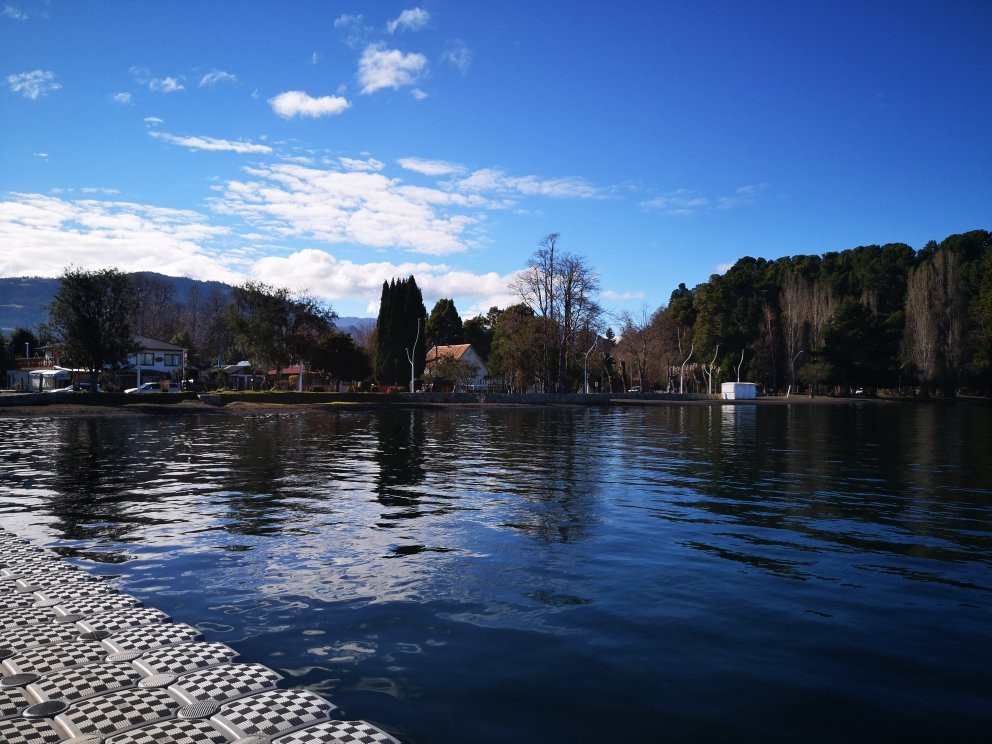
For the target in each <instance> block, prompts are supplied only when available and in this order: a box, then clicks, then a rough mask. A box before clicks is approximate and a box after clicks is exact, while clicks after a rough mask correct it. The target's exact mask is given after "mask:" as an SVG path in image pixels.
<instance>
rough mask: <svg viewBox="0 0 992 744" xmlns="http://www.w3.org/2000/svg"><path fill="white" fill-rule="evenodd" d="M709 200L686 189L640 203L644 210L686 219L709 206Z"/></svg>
mask: <svg viewBox="0 0 992 744" xmlns="http://www.w3.org/2000/svg"><path fill="white" fill-rule="evenodd" d="M709 203H710V200H709V199H708V198H706V197H705V196H700V195H698V194H697V193H696V192H694V191H690V190H688V189H678V190H676V191H672V192H670V193H668V194H665V195H664V196H657V197H655V198H653V199H648V200H647V201H643V202H641V206H642V207H644V208H645V209H654V210H658V211H660V212H664V213H665V214H669V215H672V216H675V217H688V216H689V215H692V214H695V213H696V212H697V211H698V210H700V209H702V208H703V207H707V206H709Z"/></svg>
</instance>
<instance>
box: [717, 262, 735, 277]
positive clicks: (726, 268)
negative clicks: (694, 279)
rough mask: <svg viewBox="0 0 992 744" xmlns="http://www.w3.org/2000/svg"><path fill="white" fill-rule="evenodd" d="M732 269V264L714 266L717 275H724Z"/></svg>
mask: <svg viewBox="0 0 992 744" xmlns="http://www.w3.org/2000/svg"><path fill="white" fill-rule="evenodd" d="M733 267H734V265H733V264H732V263H721V264H717V265H716V273H717V274H726V273H727V272H728V271H730V270H731V269H732V268H733Z"/></svg>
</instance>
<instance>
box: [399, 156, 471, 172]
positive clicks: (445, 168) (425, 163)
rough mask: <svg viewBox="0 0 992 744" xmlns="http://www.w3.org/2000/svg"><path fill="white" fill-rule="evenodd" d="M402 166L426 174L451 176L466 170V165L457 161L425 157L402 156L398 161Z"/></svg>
mask: <svg viewBox="0 0 992 744" xmlns="http://www.w3.org/2000/svg"><path fill="white" fill-rule="evenodd" d="M396 162H397V163H399V165H400V167H401V168H405V169H406V170H411V171H414V172H415V173H422V174H423V175H425V176H451V175H456V174H458V173H464V172H465V166H462V165H458V164H457V163H447V162H445V161H444V160H425V159H424V158H400V159H399V160H397V161H396Z"/></svg>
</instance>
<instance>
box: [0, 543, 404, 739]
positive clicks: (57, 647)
mask: <svg viewBox="0 0 992 744" xmlns="http://www.w3.org/2000/svg"><path fill="white" fill-rule="evenodd" d="M0 674H2V676H0V742H3V743H4V744H48V743H49V742H52V743H53V744H54V743H55V742H64V741H68V742H72V744H226V743H227V742H237V744H324V743H325V742H326V743H331V744H336V743H338V742H340V743H348V744H352V743H360V744H364V743H368V744H399V742H397V740H396V739H395V738H393V737H392V736H390V735H389V734H387V733H386V732H384V731H382V730H381V729H379V728H376V727H375V726H373V725H372V724H370V723H367V722H365V721H340V720H336V718H335V712H336V710H337V708H336V706H335V705H334V704H332V703H331V702H329V701H327V700H325V699H324V698H323V697H321V696H320V695H317V694H315V693H313V692H311V691H309V690H302V689H281V688H280V687H279V682H280V681H281V680H282V676H281V675H279V674H278V673H277V672H274V671H273V670H271V669H269V668H268V667H265V666H262V665H261V664H251V663H242V662H240V661H239V658H238V653H237V652H236V651H235V650H234V649H232V648H230V647H229V646H225V645H224V644H222V643H211V642H209V641H207V640H206V639H204V638H203V635H202V634H201V633H200V632H199V631H198V630H197V629H196V628H193V627H191V626H189V625H185V624H181V623H173V622H172V621H171V620H170V618H169V617H168V616H167V615H166V614H165V613H163V612H160V611H159V610H156V609H154V608H150V607H143V606H142V603H141V602H140V601H138V600H137V599H135V598H134V597H132V596H129V595H127V594H123V593H121V592H119V591H117V590H116V589H114V587H113V586H111V585H110V584H109V583H107V582H106V581H101V580H99V579H98V578H96V577H93V576H91V575H89V574H88V573H86V572H85V571H81V570H79V569H77V568H74V567H72V566H70V565H69V564H67V563H66V562H65V561H63V560H62V559H60V558H59V557H58V556H57V555H56V554H55V553H53V552H51V551H48V550H44V549H42V548H39V547H36V546H34V545H32V544H31V543H29V542H27V541H26V540H23V539H21V538H19V537H17V536H15V535H13V534H11V533H10V532H8V531H6V530H4V529H3V528H2V527H0Z"/></svg>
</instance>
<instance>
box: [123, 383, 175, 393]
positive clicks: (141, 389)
mask: <svg viewBox="0 0 992 744" xmlns="http://www.w3.org/2000/svg"><path fill="white" fill-rule="evenodd" d="M124 392H125V393H178V392H181V391H180V389H179V383H178V382H170V383H169V387H168V388H166V389H165V390H163V389H162V384H161V383H159V382H143V383H141V384H140V385H138V387H133V388H128V389H127V390H125V391H124Z"/></svg>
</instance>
